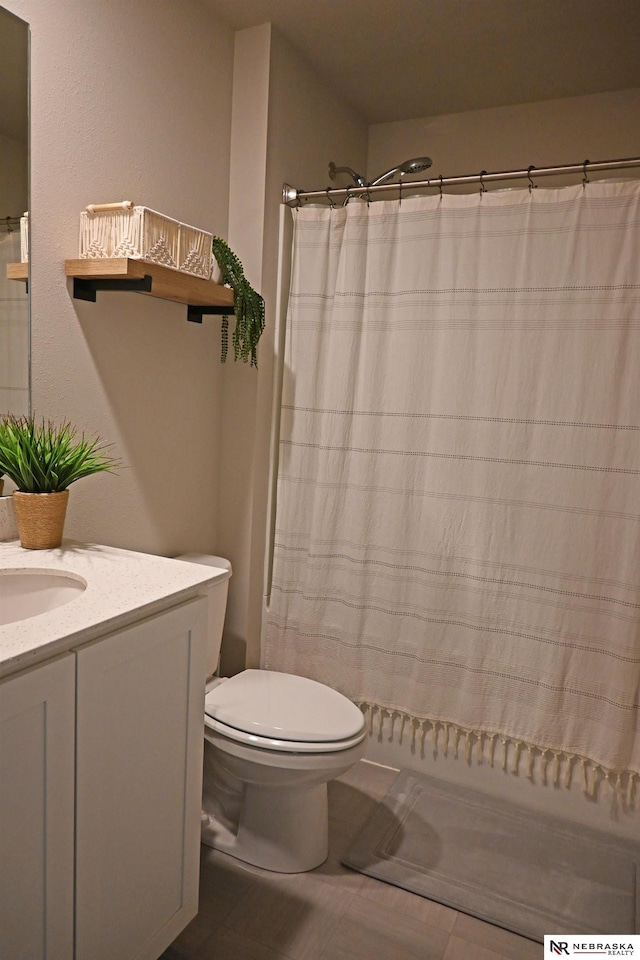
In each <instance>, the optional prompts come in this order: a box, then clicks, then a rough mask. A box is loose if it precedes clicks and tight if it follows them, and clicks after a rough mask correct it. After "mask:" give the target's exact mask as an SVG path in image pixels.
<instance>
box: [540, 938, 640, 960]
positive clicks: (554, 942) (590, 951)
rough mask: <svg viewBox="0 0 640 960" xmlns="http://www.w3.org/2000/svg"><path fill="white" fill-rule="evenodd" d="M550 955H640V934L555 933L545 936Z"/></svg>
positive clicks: (545, 949)
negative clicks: (582, 934) (583, 934)
mask: <svg viewBox="0 0 640 960" xmlns="http://www.w3.org/2000/svg"><path fill="white" fill-rule="evenodd" d="M544 955H545V957H546V958H548V957H595V956H600V957H640V934H636V933H632V934H621V935H615V934H611V935H610V936H606V937H603V936H599V935H596V934H587V935H586V936H574V935H572V934H566V933H553V934H550V935H549V936H546V937H545V938H544Z"/></svg>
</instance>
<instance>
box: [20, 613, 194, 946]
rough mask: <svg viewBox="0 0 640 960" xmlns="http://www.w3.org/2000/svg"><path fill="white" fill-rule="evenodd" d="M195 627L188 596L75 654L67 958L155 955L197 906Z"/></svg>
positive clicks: (173, 936) (166, 944)
mask: <svg viewBox="0 0 640 960" xmlns="http://www.w3.org/2000/svg"><path fill="white" fill-rule="evenodd" d="M205 624H206V600H204V599H196V600H192V601H189V602H188V603H185V604H183V605H182V606H180V607H175V608H174V609H172V610H170V611H168V612H165V613H161V614H158V615H157V616H155V617H152V618H150V619H148V620H145V621H143V622H141V623H139V624H135V625H134V626H132V627H129V628H126V629H124V630H121V631H119V632H117V633H114V634H112V635H110V636H108V637H106V638H104V639H102V640H98V641H95V642H94V643H91V644H88V645H86V646H84V647H82V648H80V649H79V650H78V651H77V658H78V673H77V731H78V733H77V805H76V831H77V832H76V842H77V849H76V890H77V892H76V954H75V956H76V960H115V958H117V960H133V958H136V960H156V958H157V957H158V956H159V955H160V954H161V953H162V952H163V950H164V949H165V948H166V947H167V946H168V945H169V944H170V943H171V942H172V941H173V940H174V939H175V937H176V936H177V935H178V933H179V932H180V930H182V929H183V928H184V926H186V924H187V922H188V921H189V920H190V919H191V918H192V917H194V916H195V914H196V912H197V909H198V870H199V850H200V803H201V797H202V749H203V742H204V736H203V718H204V682H205ZM21 960H22V958H21Z"/></svg>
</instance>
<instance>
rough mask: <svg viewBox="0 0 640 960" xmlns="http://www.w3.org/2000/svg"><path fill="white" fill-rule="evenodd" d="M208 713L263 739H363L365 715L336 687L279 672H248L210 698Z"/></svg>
mask: <svg viewBox="0 0 640 960" xmlns="http://www.w3.org/2000/svg"><path fill="white" fill-rule="evenodd" d="M204 703H205V707H204V709H205V713H206V714H207V716H209V717H211V718H212V719H214V720H218V721H220V722H221V723H224V724H225V725H226V726H228V727H233V728H234V729H236V730H242V731H244V732H245V733H249V734H254V735H255V736H258V737H272V738H275V739H277V740H288V741H297V742H306V743H334V742H337V741H339V740H346V739H348V738H351V737H355V736H356V735H358V734H360V733H361V732H362V730H363V728H364V718H363V716H362V712H361V711H360V710H359V709H358V707H356V706H355V704H353V703H352V702H351V701H350V700H347V698H346V697H344V696H343V695H342V694H341V693H338V692H337V691H336V690H332V689H331V688H330V687H327V686H325V685H324V684H322V683H317V682H316V681H315V680H309V679H308V678H307V677H296V676H293V675H292V674H288V673H276V672H275V671H273V670H245V671H244V672H243V673H239V674H237V675H236V676H235V677H230V678H229V679H228V680H224V681H223V682H222V683H220V684H218V686H216V687H214V688H213V690H210V691H209V693H208V694H207V696H206V697H205V702H204Z"/></svg>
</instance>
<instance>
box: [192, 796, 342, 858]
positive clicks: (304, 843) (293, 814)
mask: <svg viewBox="0 0 640 960" xmlns="http://www.w3.org/2000/svg"><path fill="white" fill-rule="evenodd" d="M328 822H329V818H328V806H327V784H326V783H320V784H315V785H312V786H301V787H296V788H292V787H289V788H288V789H287V790H281V789H278V788H274V789H270V788H269V787H265V786H264V784H261V785H260V786H259V787H256V786H254V785H253V784H251V783H247V784H245V785H244V796H243V802H242V812H241V814H240V820H239V824H238V829H237V832H234V831H233V830H232V829H230V828H229V827H227V826H225V825H224V824H223V823H221V822H220V821H219V820H218V819H217V818H216V817H215V816H208V815H207V814H203V822H202V833H201V840H202V843H204V844H207V846H210V847H213V848H214V849H216V850H221V851H223V852H224V853H228V854H230V855H231V856H233V857H236V858H237V859H238V860H242V861H244V862H245V863H251V864H253V865H254V866H256V867H262V868H263V869H264V870H273V871H275V872H276V873H303V872H305V871H307V870H313V869H314V868H315V867H319V866H320V864H321V863H324V861H325V860H326V859H327V856H328V854H329V837H328Z"/></svg>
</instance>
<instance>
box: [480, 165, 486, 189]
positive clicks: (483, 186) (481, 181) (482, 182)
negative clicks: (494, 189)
mask: <svg viewBox="0 0 640 960" xmlns="http://www.w3.org/2000/svg"><path fill="white" fill-rule="evenodd" d="M486 172H487V171H486V170H481V171H480V193H481V194H483V193H486V192H487V188H486V187H485V185H484V180H483V177H484V175H485V173H486Z"/></svg>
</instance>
